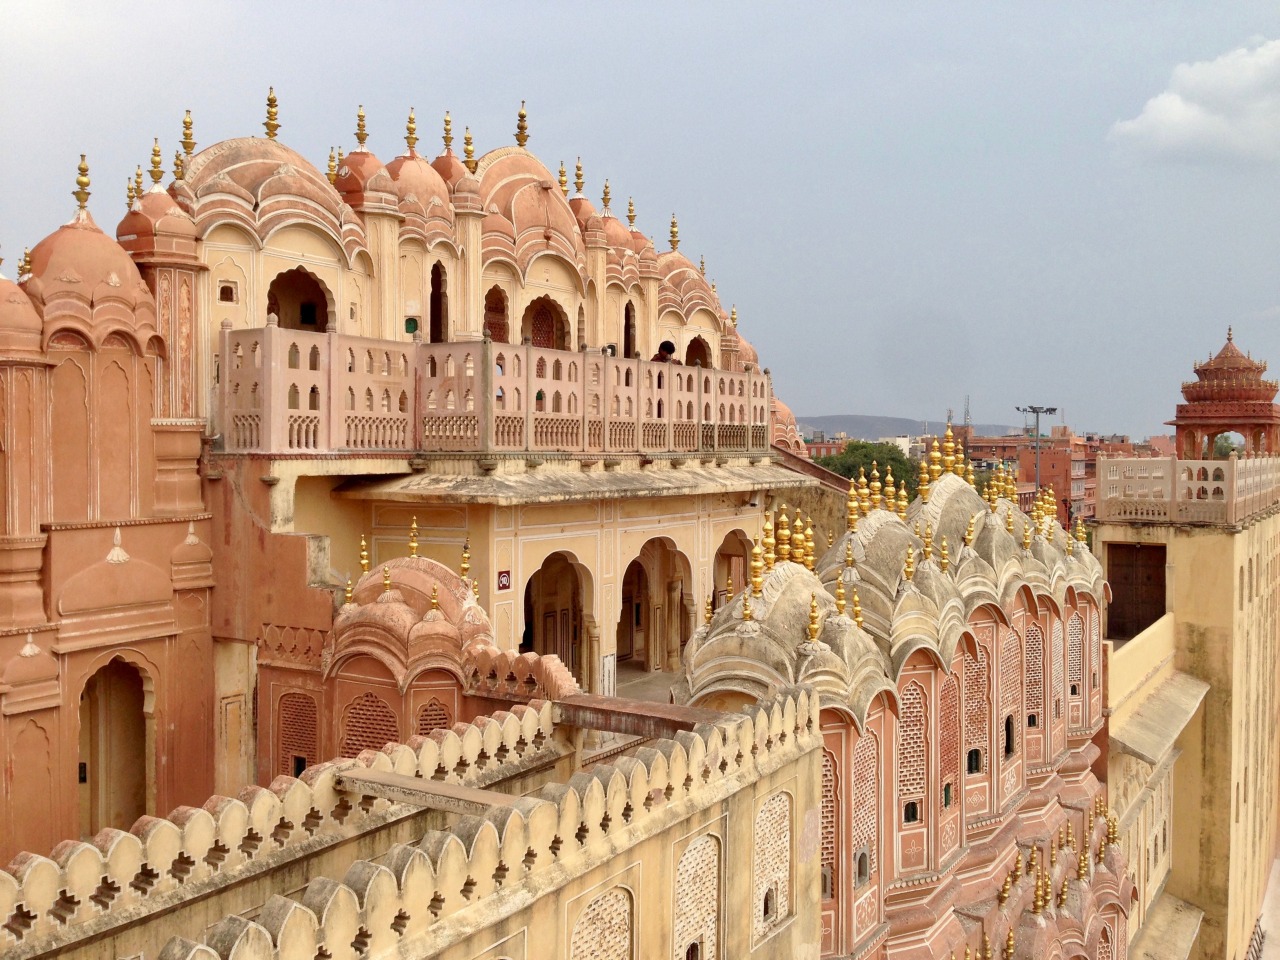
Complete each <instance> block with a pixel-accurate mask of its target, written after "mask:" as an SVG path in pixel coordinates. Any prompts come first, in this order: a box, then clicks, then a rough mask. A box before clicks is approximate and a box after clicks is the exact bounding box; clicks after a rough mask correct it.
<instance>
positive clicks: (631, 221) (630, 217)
mask: <svg viewBox="0 0 1280 960" xmlns="http://www.w3.org/2000/svg"><path fill="white" fill-rule="evenodd" d="M627 226H629V227H630V228H631V229H632V230H634V229H635V228H636V202H635V200H633V199H632V198H631V197H627Z"/></svg>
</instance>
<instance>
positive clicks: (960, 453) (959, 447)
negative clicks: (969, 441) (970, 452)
mask: <svg viewBox="0 0 1280 960" xmlns="http://www.w3.org/2000/svg"><path fill="white" fill-rule="evenodd" d="M952 472H953V473H954V474H955V475H956V476H957V477H960V478H961V479H962V480H963V479H964V444H963V443H957V444H956V462H955V466H954V467H953V469H952Z"/></svg>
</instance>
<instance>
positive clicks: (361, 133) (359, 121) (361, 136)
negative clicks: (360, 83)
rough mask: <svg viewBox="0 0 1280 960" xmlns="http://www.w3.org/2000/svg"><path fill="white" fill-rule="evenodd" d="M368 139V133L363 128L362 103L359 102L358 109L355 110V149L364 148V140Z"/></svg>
mask: <svg viewBox="0 0 1280 960" xmlns="http://www.w3.org/2000/svg"><path fill="white" fill-rule="evenodd" d="M368 139H369V133H368V131H366V130H365V128H364V104H363V103H362V104H360V109H358V110H357V111H356V143H357V144H359V146H358V147H356V149H357V150H363V149H364V142H365V141H366V140H368Z"/></svg>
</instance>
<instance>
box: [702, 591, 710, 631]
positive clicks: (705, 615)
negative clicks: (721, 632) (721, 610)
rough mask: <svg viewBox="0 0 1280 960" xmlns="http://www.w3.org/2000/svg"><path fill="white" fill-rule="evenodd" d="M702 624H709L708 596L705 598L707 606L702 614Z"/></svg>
mask: <svg viewBox="0 0 1280 960" xmlns="http://www.w3.org/2000/svg"><path fill="white" fill-rule="evenodd" d="M702 622H703V623H707V624H709V623H711V596H710V595H708V596H707V606H706V611H705V612H704V613H703V614H702Z"/></svg>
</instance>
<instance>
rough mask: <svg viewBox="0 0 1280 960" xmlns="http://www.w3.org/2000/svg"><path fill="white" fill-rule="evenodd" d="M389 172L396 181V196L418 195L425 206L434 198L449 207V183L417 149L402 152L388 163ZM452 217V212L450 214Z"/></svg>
mask: <svg viewBox="0 0 1280 960" xmlns="http://www.w3.org/2000/svg"><path fill="white" fill-rule="evenodd" d="M387 173H389V174H390V175H391V179H392V181H394V183H395V191H396V196H398V197H399V198H400V199H401V200H404V199H407V198H408V197H411V196H413V197H417V198H418V202H419V203H421V204H422V205H423V207H428V206H429V205H430V204H431V200H432V198H435V199H438V200H439V201H440V202H441V204H443V206H444V210H445V211H448V209H449V185H448V184H447V183H445V181H444V178H443V177H441V176H440V174H439V173H437V172H436V170H435V168H434V167H432V166H431V164H430V163H428V162H427V158H426V157H424V156H422V154H420V153H418V152H417V151H416V150H410V151H409V152H408V153H402V154H400V156H398V157H396V158H394V159H393V160H392V161H391V162H390V163H388V164H387ZM450 218H452V214H450Z"/></svg>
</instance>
